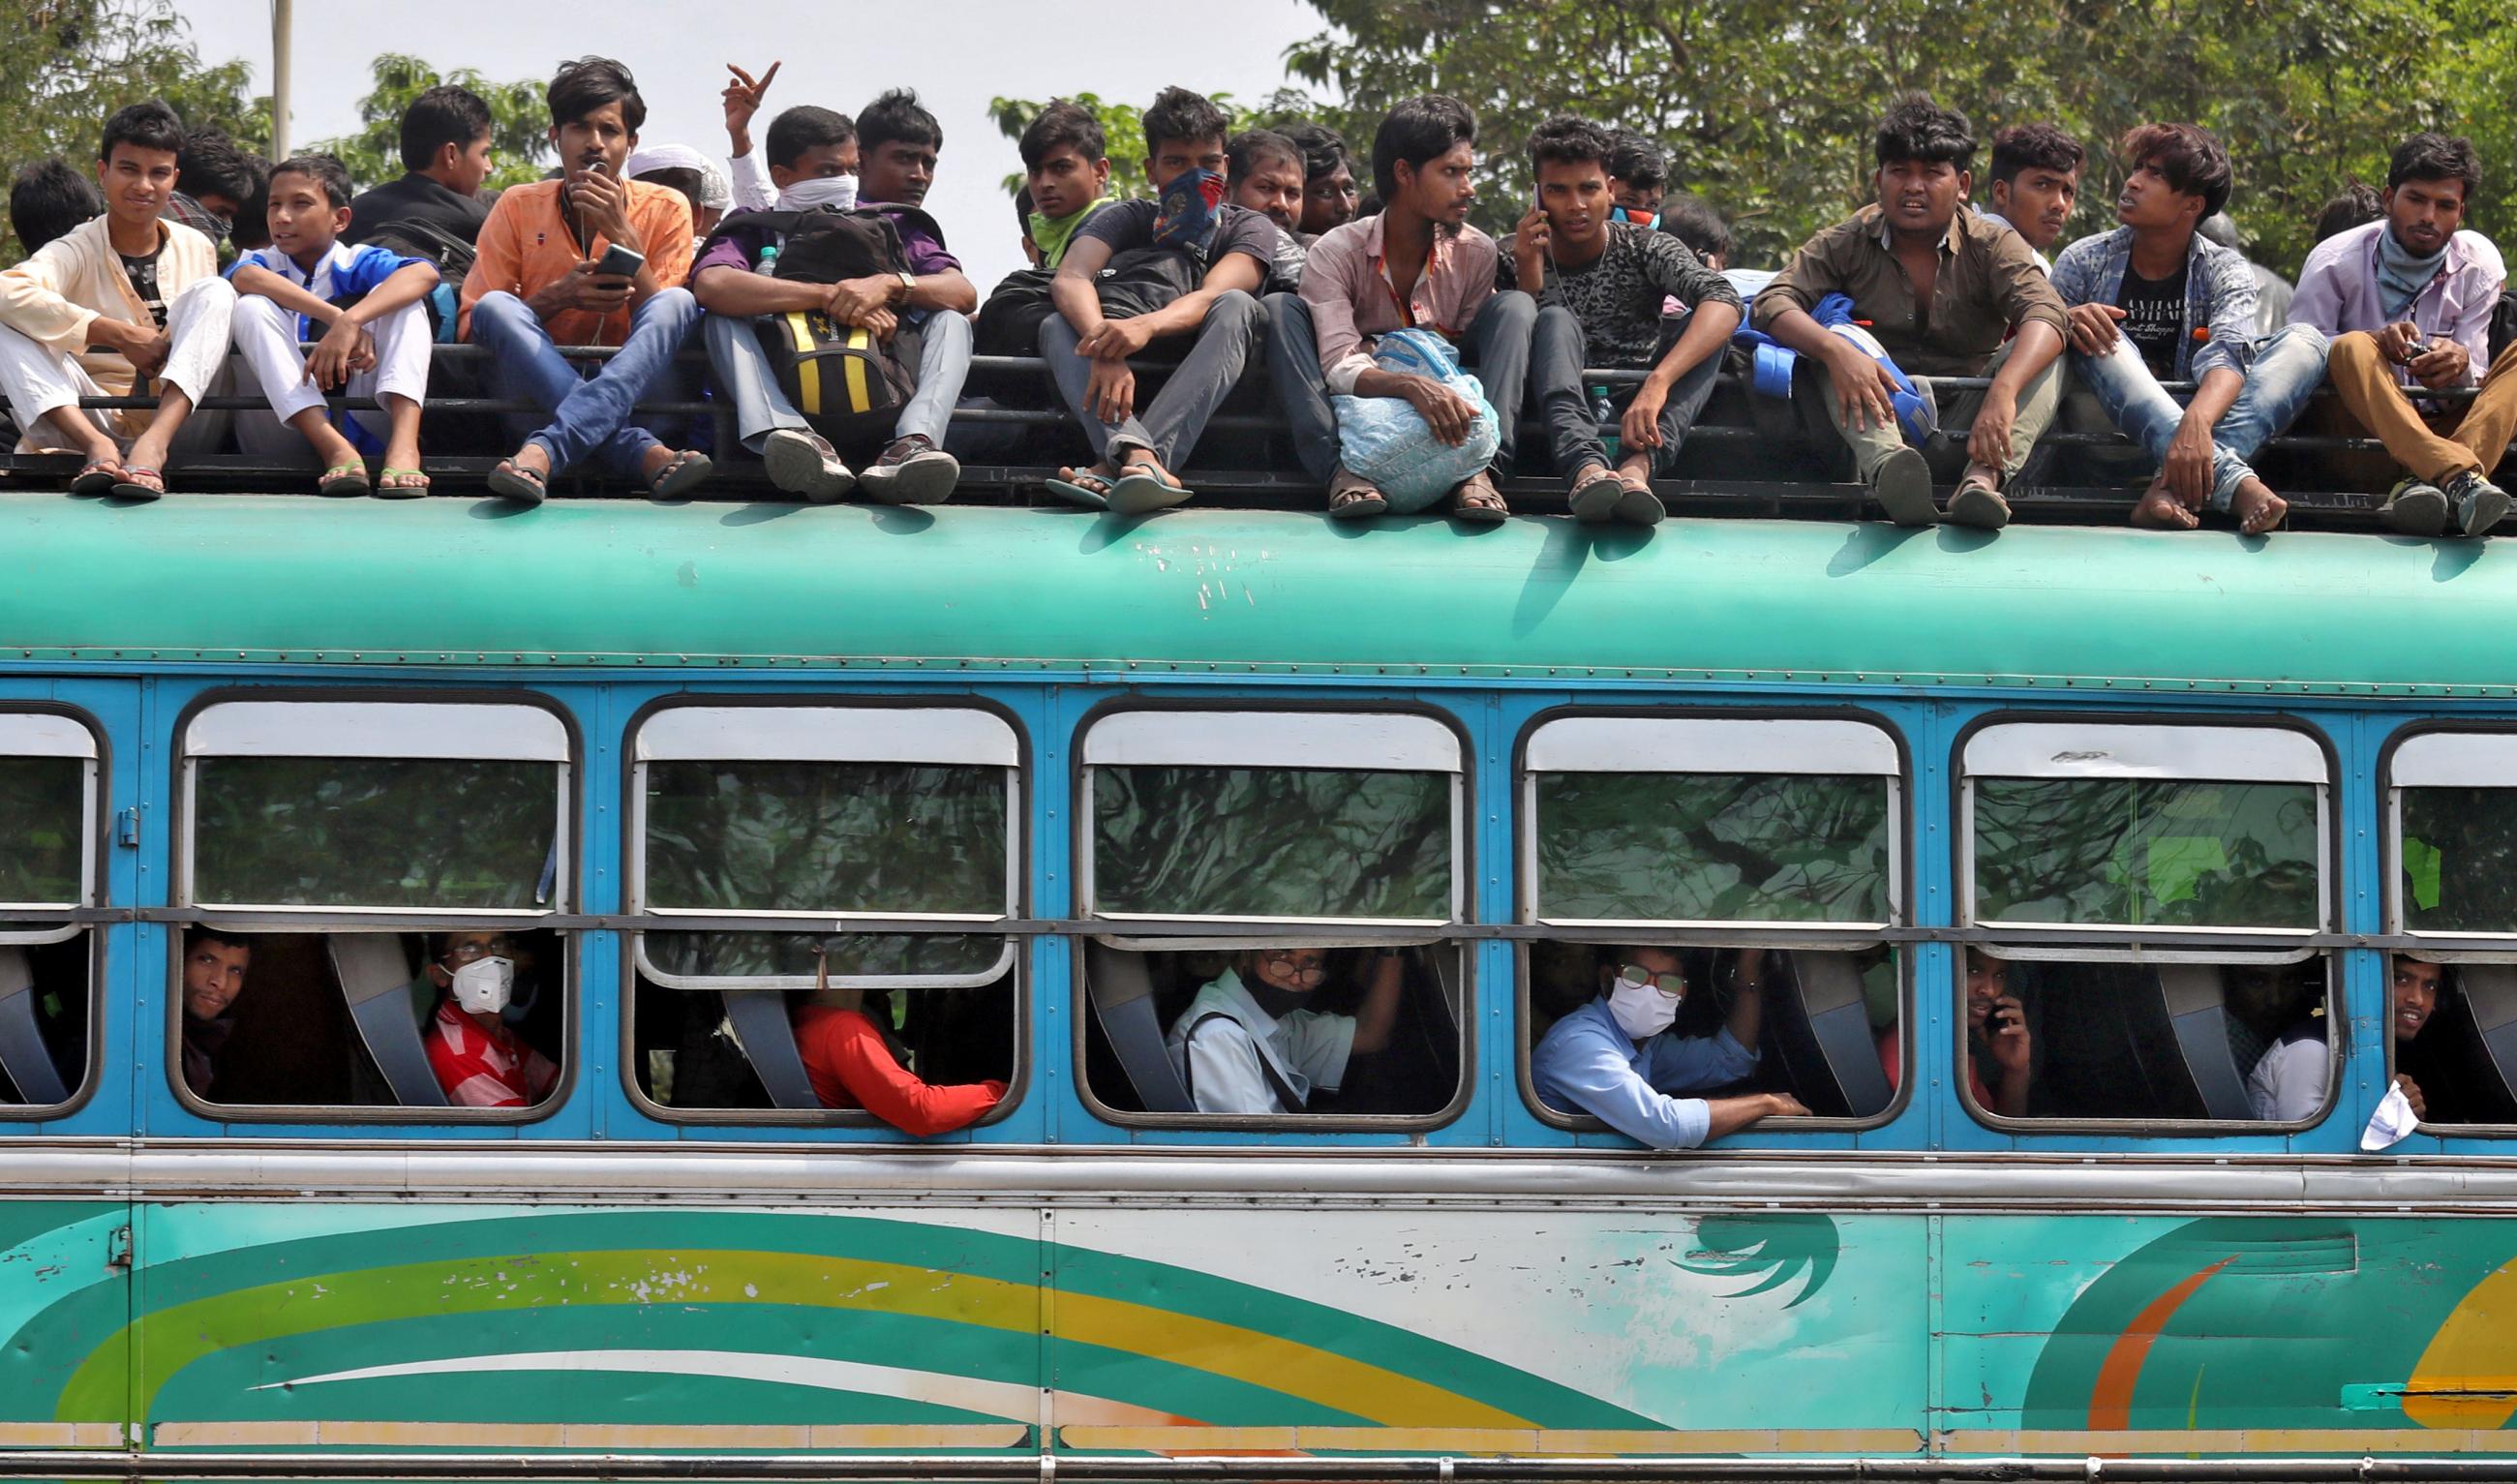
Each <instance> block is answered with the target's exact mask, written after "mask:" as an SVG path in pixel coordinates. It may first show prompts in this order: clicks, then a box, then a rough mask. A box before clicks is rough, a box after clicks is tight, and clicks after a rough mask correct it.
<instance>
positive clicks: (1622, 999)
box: [1529, 945, 1809, 1149]
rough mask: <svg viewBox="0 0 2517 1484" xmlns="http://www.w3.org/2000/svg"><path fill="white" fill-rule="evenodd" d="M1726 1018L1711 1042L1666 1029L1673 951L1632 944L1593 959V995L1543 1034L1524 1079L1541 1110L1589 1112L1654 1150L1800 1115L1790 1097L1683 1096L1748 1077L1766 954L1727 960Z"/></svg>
mask: <svg viewBox="0 0 2517 1484" xmlns="http://www.w3.org/2000/svg"><path fill="white" fill-rule="evenodd" d="M1733 965H1734V977H1733V980H1732V984H1731V991H1730V1004H1729V1010H1728V1014H1727V1015H1725V1016H1724V1018H1723V1023H1722V1028H1721V1029H1720V1030H1719V1031H1717V1032H1716V1033H1715V1034H1713V1035H1711V1036H1680V1035H1677V1034H1675V1033H1674V1032H1673V1031H1672V1030H1671V1027H1672V1026H1673V1025H1674V1024H1675V1023H1676V1022H1677V1020H1678V1014H1679V1010H1680V1007H1681V1006H1682V1005H1683V1004H1684V1003H1685V1000H1686V997H1687V989H1688V987H1687V981H1686V975H1685V970H1684V967H1683V965H1682V963H1681V961H1680V958H1679V954H1678V953H1677V951H1676V950H1673V949H1667V948H1657V947H1649V946H1643V945H1637V946H1634V947H1629V948H1618V949H1610V950H1608V951H1606V952H1604V953H1602V954H1600V960H1599V986H1600V989H1599V994H1598V996H1597V997H1596V998H1594V999H1593V1000H1592V1001H1591V1002H1590V1003H1588V1004H1586V1005H1584V1006H1582V1007H1581V1008H1580V1009H1577V1010H1575V1011H1573V1012H1572V1013H1571V1014H1568V1015H1566V1016H1564V1017H1563V1018H1562V1019H1560V1020H1558V1021H1557V1022H1556V1024H1554V1025H1552V1026H1550V1027H1548V1029H1547V1034H1546V1035H1545V1036H1543V1037H1541V1038H1540V1039H1539V1041H1538V1045H1537V1047H1536V1048H1535V1049H1534V1050H1532V1051H1531V1053H1530V1061H1529V1071H1530V1080H1531V1081H1532V1082H1533V1083H1534V1084H1535V1085H1536V1087H1537V1089H1538V1095H1539V1096H1540V1097H1541V1098H1542V1099H1544V1100H1545V1101H1546V1102H1547V1104H1548V1106H1550V1107H1552V1108H1555V1109H1556V1110H1557V1111H1558V1112H1562V1113H1587V1114H1590V1115H1591V1116H1593V1117H1594V1118H1597V1119H1599V1120H1600V1122H1601V1123H1603V1124H1607V1125H1608V1126H1609V1127H1611V1128H1614V1129H1616V1130H1617V1131H1618V1132H1619V1133H1622V1134H1625V1135H1626V1136H1627V1137H1629V1138H1632V1139H1635V1140H1637V1141H1639V1142H1641V1143H1642V1144H1645V1145H1648V1146H1650V1147H1651V1148H1654V1149H1692V1148H1694V1147H1696V1146H1697V1145H1699V1144H1702V1143H1703V1142H1704V1141H1705V1140H1707V1139H1718V1138H1720V1137H1722V1136H1723V1135H1724V1134H1727V1133H1731V1132H1734V1131H1736V1130H1738V1129H1740V1128H1744V1127H1746V1126H1748V1125H1749V1124H1754V1123H1756V1122H1757V1121H1758V1120H1759V1119H1765V1118H1773V1117H1776V1116H1778V1115H1795V1116H1800V1117H1807V1116H1808V1114H1809V1109H1808V1108H1807V1107H1806V1106H1805V1105H1803V1104H1802V1102H1801V1101H1800V1099H1798V1098H1797V1097H1794V1096H1793V1095H1792V1094H1790V1093H1788V1092H1757V1093H1750V1094H1747V1095H1744V1096H1735V1097H1712V1098H1706V1097H1689V1096H1684V1095H1682V1094H1686V1093H1697V1092H1706V1091H1710V1090H1712V1089H1715V1088H1719V1087H1723V1086H1727V1085H1728V1084H1729V1083H1732V1082H1736V1081H1741V1080H1742V1079H1744V1078H1746V1077H1748V1076H1749V1075H1750V1074H1751V1073H1753V1072H1754V1071H1755V1070H1756V1068H1757V1064H1758V1060H1759V1053H1758V1050H1757V1039H1758V1036H1759V1035H1760V1031H1761V1022H1762V1021H1763V1018H1764V1013H1765V997H1764V989H1765V969H1766V951H1765V950H1763V949H1760V948H1743V949H1739V950H1737V951H1736V953H1735V954H1734V955H1733Z"/></svg>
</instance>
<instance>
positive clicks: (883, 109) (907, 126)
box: [857, 88, 944, 154]
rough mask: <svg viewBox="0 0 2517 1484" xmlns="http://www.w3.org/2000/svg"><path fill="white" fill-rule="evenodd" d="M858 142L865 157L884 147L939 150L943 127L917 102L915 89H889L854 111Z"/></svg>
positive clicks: (941, 143) (942, 139) (942, 138)
mask: <svg viewBox="0 0 2517 1484" xmlns="http://www.w3.org/2000/svg"><path fill="white" fill-rule="evenodd" d="M857 143H858V145H859V146H860V147H861V148H864V150H865V152H866V153H868V154H872V153H873V152H875V150H876V149H879V148H882V147H883V146H885V145H924V146H926V147H927V148H931V149H936V150H941V149H942V148H944V126H943V125H942V124H939V123H937V122H936V121H935V115H934V114H932V113H929V112H927V111H926V108H925V106H924V105H922V104H920V103H919V102H918V101H917V91H916V90H915V89H912V88H891V89H887V90H886V91H885V92H884V93H883V95H882V96H881V97H880V98H877V99H875V101H874V102H872V103H870V104H867V105H866V106H864V107H862V108H859V109H858V110H857Z"/></svg>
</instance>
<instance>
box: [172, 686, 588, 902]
mask: <svg viewBox="0 0 2517 1484" xmlns="http://www.w3.org/2000/svg"><path fill="white" fill-rule="evenodd" d="M176 745H177V747H178V748H179V753H178V755H179V756H180V757H181V759H182V786H183V814H184V826H183V838H182V839H181V840H179V841H178V842H177V844H176V851H177V860H176V874H177V879H176V905H177V906H178V907H181V908H183V909H186V910H188V911H192V912H196V913H198V914H199V915H200V916H201V917H203V918H204V919H208V920H216V921H221V922H231V923H235V922H244V921H249V920H254V919H261V918H272V919H280V920H288V921H307V922H315V921H338V920H340V919H344V918H359V919H366V920H369V921H374V920H375V919H379V918H381V919H385V921H386V922H387V923H388V924H390V923H391V922H393V921H395V920H397V919H413V918H429V917H447V916H461V917H464V918H466V919H469V920H476V921H479V922H482V923H485V924H498V925H527V926H530V925H531V924H532V923H533V922H535V921H537V920H539V919H543V918H547V917H551V916H555V915H557V914H559V913H560V912H564V911H566V909H567V904H569V903H570V902H572V901H573V900H574V899H575V887H576V869H575V861H574V855H573V848H572V847H573V845H574V841H573V839H572V837H571V836H572V831H571V829H570V823H571V821H570V818H569V809H570V801H571V797H572V794H573V792H574V784H575V778H576V758H575V753H574V749H573V748H572V746H571V744H570V739H569V735H568V725H567V723H566V722H564V721H562V720H561V719H560V717H559V716H558V715H557V714H555V713H554V712H552V711H550V710H548V709H547V708H545V707H542V706H538V705H534V704H533V703H531V702H528V701H522V700H515V701H431V700H222V701H216V702H213V703H211V704H210V705H207V706H204V707H202V708H201V709H200V710H199V711H198V712H195V713H194V714H193V715H192V717H191V718H190V719H189V720H188V721H187V722H186V723H185V726H184V730H183V734H182V736H180V737H179V738H178V739H177V742H176ZM215 757H257V758H309V759H318V760H320V759H324V758H363V759H381V760H385V761H390V762H412V761H418V762H436V761H461V762H496V763H548V764H551V765H552V768H553V774H552V780H553V784H554V785H555V786H554V787H553V790H552V793H553V800H552V836H551V837H552V839H553V841H554V842H555V846H554V849H555V852H556V860H555V869H554V871H553V874H552V879H551V896H550V900H549V901H547V902H545V903H543V904H541V905H540V906H538V907H526V908H474V907H458V906H446V907H378V906H369V905H353V906H327V907H300V906H294V905H281V904H276V903H254V902H204V901H203V900H201V897H200V893H199V890H198V885H199V876H198V874H197V873H196V869H195V862H194V851H193V846H194V843H195V840H196V838H197V836H198V833H199V829H200V810H199V808H198V802H199V801H198V788H199V782H200V769H199V767H198V764H199V763H200V761H201V760H202V759H204V758H215ZM388 930H395V929H391V928H390V927H388Z"/></svg>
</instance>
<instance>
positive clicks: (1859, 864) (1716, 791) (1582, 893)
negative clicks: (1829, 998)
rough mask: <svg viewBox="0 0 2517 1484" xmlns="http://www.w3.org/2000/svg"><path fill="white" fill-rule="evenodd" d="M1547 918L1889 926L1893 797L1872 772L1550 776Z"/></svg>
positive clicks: (1542, 779) (1545, 781)
mask: <svg viewBox="0 0 2517 1484" xmlns="http://www.w3.org/2000/svg"><path fill="white" fill-rule="evenodd" d="M1538 821H1539V832H1538V841H1537V846H1538V902H1539V911H1540V912H1542V913H1543V914H1544V915H1546V916H1547V917H1548V918H1550V919H1552V920H1555V919H1570V920H1599V919H1610V918H1614V919H1620V920H1626V921H1637V920H1641V921H1662V922H1677V921H1687V922H1709V921H1717V920H1719V921H1756V922H1830V921H1832V922H1885V921H1887V920H1888V915H1889V913H1888V789H1887V788H1886V787H1885V786H1884V784H1883V783H1882V781H1881V780H1879V779H1876V778H1816V777H1799V776H1789V775H1779V774H1741V775H1720V774H1670V773H1547V774H1541V775H1540V776H1539V778H1538Z"/></svg>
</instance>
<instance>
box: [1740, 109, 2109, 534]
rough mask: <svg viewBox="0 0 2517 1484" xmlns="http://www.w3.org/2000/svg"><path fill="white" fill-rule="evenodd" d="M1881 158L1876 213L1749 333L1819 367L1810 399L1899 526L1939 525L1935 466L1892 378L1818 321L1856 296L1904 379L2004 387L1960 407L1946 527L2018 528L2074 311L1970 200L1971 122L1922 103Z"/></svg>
mask: <svg viewBox="0 0 2517 1484" xmlns="http://www.w3.org/2000/svg"><path fill="white" fill-rule="evenodd" d="M1876 153H1877V158H1878V162H1879V169H1878V173H1877V174H1876V175H1874V176H1873V177H1872V182H1873V185H1874V186H1875V188H1876V189H1877V191H1878V192H1879V200H1878V202H1877V204H1875V205H1870V206H1864V207H1863V208H1861V210H1860V211H1859V212H1857V213H1856V214H1855V215H1854V217H1853V218H1852V220H1850V221H1847V222H1844V223H1841V224H1839V225H1837V226H1834V227H1830V228H1828V229H1827V230H1826V231H1824V232H1822V233H1818V234H1817V235H1816V236H1814V237H1812V238H1811V239H1810V240H1809V241H1808V242H1807V243H1805V244H1803V245H1802V247H1801V250H1800V251H1799V252H1798V253H1797V254H1795V255H1794V256H1793V258H1792V262H1791V266H1790V267H1788V268H1786V269H1784V270H1783V272H1782V273H1781V274H1779V275H1777V276H1775V278H1774V281H1773V282H1772V283H1770V284H1769V285H1768V286H1767V287H1766V289H1765V291H1764V292H1762V293H1760V294H1759V295H1758V296H1757V302H1756V305H1755V307H1754V309H1752V310H1751V311H1750V315H1749V322H1750V323H1751V324H1752V325H1753V326H1754V327H1756V328H1757V329H1760V330H1763V331H1765V332H1766V333H1767V334H1769V335H1771V336H1772V337H1773V338H1774V339H1775V340H1777V341H1779V342H1781V343H1782V344H1784V345H1786V346H1789V347H1790V348H1792V349H1793V350H1796V351H1798V352H1800V353H1801V354H1802V355H1804V356H1806V357H1808V358H1810V360H1813V361H1814V362H1815V365H1814V366H1813V367H1811V368H1809V369H1813V370H1814V372H1815V379H1814V382H1813V384H1812V385H1811V387H1810V388H1809V390H1810V391H1811V392H1812V393H1814V394H1815V401H1816V402H1817V403H1819V405H1820V406H1822V408H1823V415H1824V419H1825V421H1826V422H1827V423H1829V424H1830V425H1832V426H1833V427H1834V428H1835V430H1836V431H1837V432H1838V433H1840V434H1841V435H1842V436H1843V438H1844V441H1845V442H1846V443H1847V444H1850V445H1852V446H1853V455H1854V464H1855V467H1856V471H1857V472H1858V473H1859V475H1860V477H1861V480H1862V483H1864V484H1866V485H1868V486H1869V487H1870V489H1871V491H1872V493H1873V494H1874V495H1876V496H1877V497H1878V500H1879V503H1880V504H1881V505H1882V506H1883V507H1885V508H1886V510H1887V512H1888V515H1889V518H1890V519H1891V520H1894V521H1895V522H1897V524H1898V525H1900V526H1928V525H1930V524H1932V522H1933V521H1934V520H1936V519H1937V518H1938V516H1939V511H1938V509H1937V507H1936V506H1935V504H1934V501H1933V494H1932V470H1931V465H1930V464H1929V463H1928V462H1927V461H1926V460H1925V459H1924V457H1923V454H1922V452H1921V451H1920V450H1918V449H1915V448H1912V447H1909V446H1907V445H1906V443H1905V438H1904V435H1903V434H1902V433H1901V432H1900V431H1899V430H1898V423H1897V417H1896V412H1895V409H1894V404H1893V403H1892V402H1891V397H1892V395H1893V394H1894V393H1895V392H1896V391H1897V390H1898V387H1897V385H1896V380H1895V377H1894V375H1893V374H1892V373H1891V371H1890V370H1889V369H1888V368H1887V367H1886V366H1883V365H1882V364H1880V363H1879V361H1877V360H1873V359H1872V357H1871V355H1870V353H1869V352H1868V351H1866V350H1864V349H1863V348H1862V347H1861V346H1860V345H1859V344H1857V343H1856V342H1855V341H1853V340H1850V339H1847V338H1845V337H1844V336H1842V335H1839V334H1836V333H1834V332H1833V331H1831V330H1830V329H1828V328H1827V327H1825V326H1823V325H1821V324H1820V323H1819V322H1818V321H1817V320H1816V319H1815V318H1812V312H1813V310H1815V309H1816V308H1817V305H1818V301H1820V300H1821V299H1823V298H1825V297H1826V296H1827V295H1829V294H1843V295H1846V296H1847V297H1849V298H1850V299H1851V300H1852V301H1853V315H1852V318H1854V320H1856V322H1858V323H1860V324H1862V325H1864V326H1866V327H1867V328H1868V330H1869V331H1870V334H1871V335H1872V336H1874V337H1876V339H1877V341H1878V343H1879V345H1880V346H1881V347H1882V348H1884V349H1885V350H1886V352H1887V353H1888V356H1889V357H1890V358H1892V359H1893V360H1895V361H1896V363H1897V365H1898V368H1900V369H1902V370H1903V371H1905V372H1906V373H1907V374H1909V375H1921V376H1989V377H1990V378H1992V386H1991V388H1990V389H1989V390H1988V391H1982V392H1965V393H1961V394H1959V395H1958V396H1957V397H1956V398H1954V399H1953V400H1952V401H1951V403H1950V404H1949V406H1948V408H1947V412H1948V415H1949V417H1950V418H1951V420H1952V421H1956V422H1962V423H1972V425H1973V426H1972V431H1971V432H1970V433H1969V435H1968V438H1967V442H1966V453H1967V459H1968V462H1967V466H1966V472H1965V473H1964V474H1963V475H1962V476H1960V479H1959V482H1958V488H1957V492H1956V493H1955V494H1953V495H1952V496H1950V499H1949V510H1948V518H1949V519H1950V520H1951V521H1953V522H1956V523H1958V524H1961V525H1968V526H1981V527H1984V528H1987V529H1990V528H1997V527H2000V526H2002V525H2005V524H2007V523H2008V521H2009V519H2010V503H2009V501H2007V500H2005V499H2004V498H2002V495H2001V485H2002V481H2003V480H2005V479H2007V478H2009V477H2010V476H2012V475H2015V474H2017V473H2018V472H2019V468H2020V466H2021V465H2022V464H2024V463H2026V461H2027V453H2028V450H2029V449H2030V448H2032V447H2034V446H2035V444H2036V440H2037V438H2038V437H2039V436H2040V435H2042V434H2043V433H2044V431H2045V425H2046V424H2047V423H2048V422H2051V421H2052V420H2053V417H2054V408H2055V405H2056V403H2057V402H2058V401H2059V400H2060V398H2061V395H2062V367H2061V365H2060V364H2059V363H2058V361H2057V357H2059V356H2060V354H2061V352H2062V349H2063V336H2064V334H2065V331H2066V327H2067V324H2068V321H2067V320H2066V318H2065V317H2064V311H2063V301H2062V299H2061V297H2060V296H2058V295H2057V294H2056V293H2055V292H2054V286H2053V285H2052V284H2051V283H2049V282H2047V281H2046V278H2045V275H2044V274H2043V273H2042V272H2040V271H2039V270H2038V268H2037V266H2036V258H2035V254H2034V253H2033V252H2032V251H2031V250H2030V249H2029V248H2028V246H2027V244H2026V241H2025V240H2023V239H2022V238H2021V237H2020V235H2019V233H2015V232H2013V231H2011V230H2010V228H2009V227H2008V226H2006V225H2004V224H2003V223H2000V222H1996V221H1992V220H1990V219H1988V218H1986V217H1984V216H1982V215H1979V214H1978V213H1977V212H1975V211H1974V210H1972V209H1971V208H1969V207H1968V206H1967V205H1966V204H1965V203H1966V198H1967V193H1968V191H1970V190H1971V189H1972V188H1973V187H1974V184H1975V181H1974V176H1973V173H1972V172H1971V170H1970V169H1969V165H1970V164H1971V162H1972V161H1973V159H1974V157H1975V136H1974V135H1973V133H1972V132H1970V130H1969V127H1968V125H1967V120H1966V115H1964V114H1962V113H1958V112H1956V111H1954V110H1952V109H1948V108H1943V107H1941V106H1939V105H1937V104H1935V103H1933V102H1932V101H1931V100H1930V99H1929V98H1927V97H1925V96H1923V95H1922V94H1919V93H1909V94H1907V95H1905V96H1904V97H1903V98H1900V99H1898V101H1897V103H1896V105H1895V106H1893V107H1891V108H1890V109H1889V110H1888V113H1887V116H1886V117H1884V118H1882V119H1880V121H1879V135H1878V141H1877V147H1876ZM2005 337H2008V338H2007V339H2005ZM1803 405H1804V407H1805V408H1806V407H1808V406H1809V403H1806V402H1805V403H1804V404H1803Z"/></svg>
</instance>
